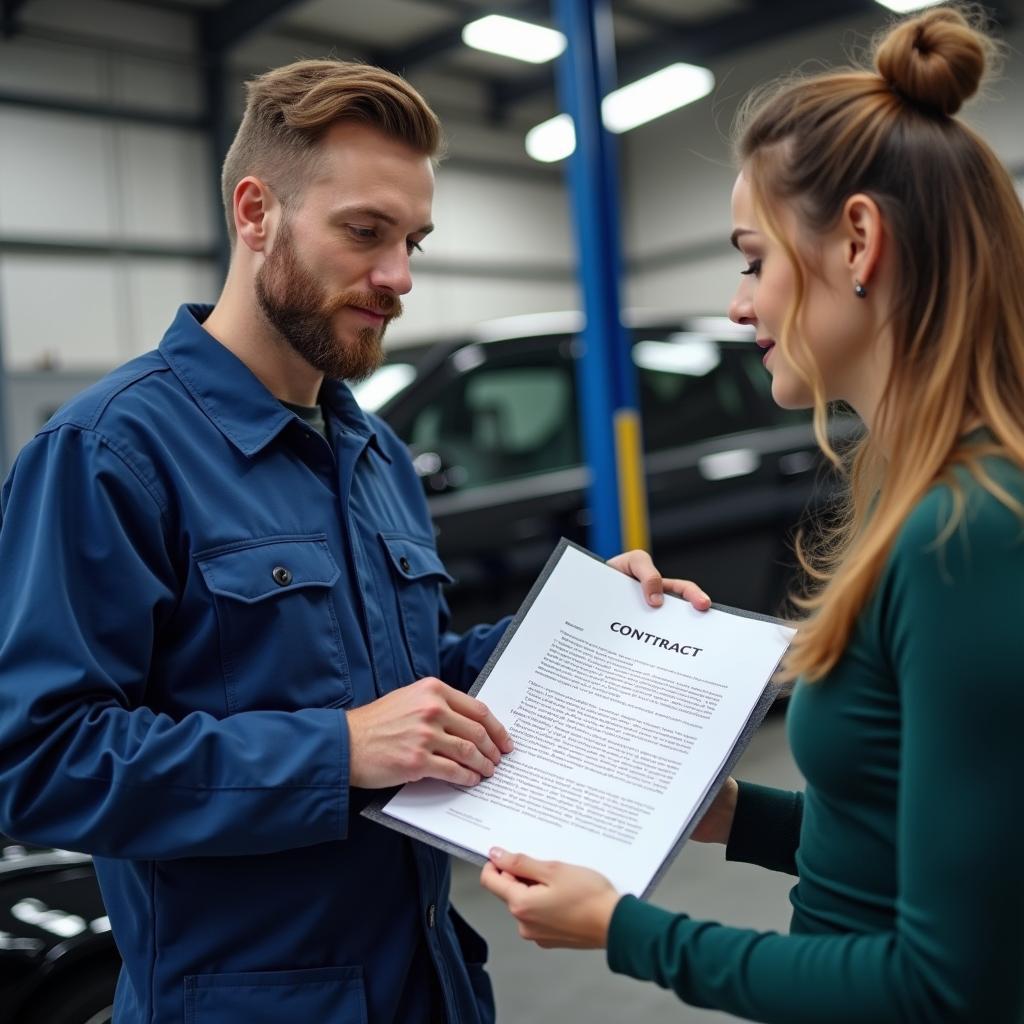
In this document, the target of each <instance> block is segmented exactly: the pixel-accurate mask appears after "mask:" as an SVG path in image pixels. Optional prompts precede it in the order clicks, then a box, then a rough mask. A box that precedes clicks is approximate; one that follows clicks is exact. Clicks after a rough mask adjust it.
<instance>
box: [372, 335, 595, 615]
mask: <svg viewBox="0 0 1024 1024" xmlns="http://www.w3.org/2000/svg"><path fill="white" fill-rule="evenodd" d="M389 419H390V421H391V423H392V425H393V426H394V427H395V429H396V431H397V432H398V434H399V436H400V437H401V438H402V439H403V440H404V441H405V442H406V443H407V444H408V445H409V447H410V449H411V451H412V453H413V457H414V462H415V464H416V465H417V468H418V469H419V470H420V472H421V474H422V475H423V477H424V480H425V483H426V489H427V494H428V504H429V505H430V512H431V516H432V518H433V520H434V525H435V529H436V530H437V543H438V550H439V552H440V553H441V557H442V558H443V559H444V561H445V564H446V566H447V568H448V570H449V572H451V573H452V575H453V576H455V578H456V580H457V586H456V587H455V588H454V590H453V591H452V594H451V604H452V611H453V615H454V621H455V624H456V625H457V626H463V625H470V624H472V623H473V622H478V621H482V620H483V619H486V618H495V617H497V616H499V615H502V614H505V613H506V612H507V611H509V610H514V609H515V607H516V605H517V604H518V603H519V601H520V600H521V598H522V596H523V595H524V594H525V592H526V590H527V589H528V588H529V585H530V583H531V582H532V580H533V578H534V577H535V576H536V574H537V572H538V570H539V569H540V567H541V566H542V565H543V564H544V561H545V559H546V558H547V556H548V555H549V554H550V552H551V549H552V548H553V547H554V545H555V543H556V542H557V541H558V538H559V537H560V536H563V535H565V536H569V537H571V538H573V539H575V540H578V541H584V540H585V527H584V525H583V523H582V522H581V516H580V513H581V509H582V505H583V500H584V490H585V487H586V483H587V480H588V479H589V472H588V470H587V469H586V468H585V467H583V466H582V465H581V457H580V444H579V431H578V426H577V406H576V383H575V377H574V367H573V363H572V358H571V339H569V338H568V337H566V336H543V337H539V338H520V339H515V340H508V341H497V342H488V343H474V344H469V345H465V346H463V347H461V348H459V349H457V350H456V351H455V352H454V353H452V355H451V356H450V357H449V358H448V360H447V361H446V364H445V366H444V367H443V368H442V370H441V371H439V373H438V374H436V375H435V379H434V380H432V381H431V382H430V384H429V385H428V386H425V387H424V389H423V395H422V396H421V398H420V399H419V400H417V401H416V402H415V403H408V404H407V405H406V408H405V409H404V410H402V411H401V412H400V413H399V412H398V411H393V412H392V414H391V415H390V416H389Z"/></svg>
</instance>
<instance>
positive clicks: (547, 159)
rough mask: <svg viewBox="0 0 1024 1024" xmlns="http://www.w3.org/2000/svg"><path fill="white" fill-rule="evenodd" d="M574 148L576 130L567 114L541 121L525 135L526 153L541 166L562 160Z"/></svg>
mask: <svg viewBox="0 0 1024 1024" xmlns="http://www.w3.org/2000/svg"><path fill="white" fill-rule="evenodd" d="M575 148H576V128H575V127H574V125H573V123H572V118H571V117H570V116H569V115H568V114H558V115H557V116H556V117H552V118H551V119H550V120H549V121H542V122H541V123H540V124H538V125H536V126H535V127H533V128H531V129H530V130H529V131H528V132H527V133H526V152H527V153H529V154H530V156H532V157H533V159H534V160H539V161H540V162H541V163H542V164H550V163H554V162H555V161H556V160H564V159H565V158H566V157H567V156H568V155H569V154H570V153H571V152H572V151H573V150H574V149H575Z"/></svg>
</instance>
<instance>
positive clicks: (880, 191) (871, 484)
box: [481, 8, 1024, 1024]
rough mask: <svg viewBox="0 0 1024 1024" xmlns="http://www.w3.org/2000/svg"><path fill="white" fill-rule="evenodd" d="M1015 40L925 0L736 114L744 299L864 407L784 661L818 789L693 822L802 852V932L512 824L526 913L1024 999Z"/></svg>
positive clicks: (921, 997)
mask: <svg viewBox="0 0 1024 1024" xmlns="http://www.w3.org/2000/svg"><path fill="white" fill-rule="evenodd" d="M991 51H992V44H991V43H990V41H989V40H988V39H987V37H986V36H985V35H984V33H983V32H982V31H980V30H978V29H977V28H975V27H973V26H972V24H971V23H970V22H969V20H968V18H967V17H965V16H964V15H963V14H962V13H960V12H959V11H958V10H956V9H950V8H936V9H930V10H928V11H927V12H926V13H923V14H921V15H919V16H918V17H915V18H912V19H909V20H906V21H903V22H901V23H898V24H897V25H896V26H894V27H893V28H892V29H891V30H890V31H889V33H888V34H887V35H886V36H885V37H884V38H882V39H881V41H880V42H879V44H878V46H877V48H876V51H875V55H874V70H850V71H842V72H834V73H828V74H823V75H820V76H817V77H814V78H808V79H803V80H800V81H795V82H794V81H790V82H788V83H786V84H784V85H782V86H778V87H776V88H775V89H774V91H772V92H771V93H770V94H767V95H764V96H762V97H761V98H760V99H758V100H757V101H756V102H755V103H754V104H753V105H752V106H751V107H750V108H749V109H748V111H747V113H746V115H745V118H744V120H743V122H742V129H741V132H740V134H739V138H738V154H739V162H740V166H741V171H740V174H739V177H738V178H737V181H736V186H735V189H734V192H733V216H734V222H735V223H734V231H733V242H734V244H735V245H736V246H737V248H738V249H739V250H740V252H741V253H742V254H743V255H744V256H745V257H746V259H747V262H748V266H747V268H746V269H745V270H744V271H743V274H744V276H743V278H742V281H741V284H740V286H739V289H738V291H737V293H736V296H735V298H734V300H733V303H732V307H731V315H732V318H733V319H734V320H736V321H737V322H739V323H744V324H750V325H753V326H754V328H755V329H756V337H757V344H758V345H760V346H761V347H762V348H764V349H765V356H764V361H765V365H766V367H767V369H768V372H769V373H770V374H771V375H772V393H773V395H774V397H775V400H776V401H777V402H778V403H779V404H780V405H782V406H786V407H789V408H792V407H808V406H813V408H814V411H815V424H816V428H817V433H818V439H819V442H820V444H821V446H822V447H823V449H824V450H825V451H826V453H828V454H829V455H830V457H832V458H833V459H835V458H836V456H835V453H833V452H832V449H831V448H830V447H829V445H828V441H827V439H826V436H825V431H824V422H825V409H826V404H827V403H828V402H832V401H844V402H846V403H848V404H849V405H850V406H852V408H853V409H854V410H855V411H856V412H857V413H858V414H859V416H860V417H861V418H862V419H863V421H864V424H865V426H866V428H867V431H866V434H865V440H863V441H862V442H861V444H860V446H859V449H858V450H857V452H856V454H855V456H853V458H852V465H851V468H850V484H849V494H848V501H847V506H846V514H845V516H844V517H843V519H842V523H841V524H840V526H839V527H838V529H837V530H836V531H835V532H834V533H833V535H831V536H830V537H828V538H826V539H825V542H824V545H823V547H822V549H821V550H820V551H819V553H818V554H817V556H811V558H810V562H811V566H810V568H812V570H813V573H814V574H815V576H816V578H817V580H818V581H819V583H820V586H819V587H818V588H817V589H816V592H815V595H814V596H813V597H811V598H809V599H807V600H805V601H804V606H805V609H806V611H807V613H808V614H807V618H806V621H805V622H803V623H802V625H801V629H800V631H799V633H798V635H797V638H796V641H795V643H794V645H793V647H792V648H791V651H790V655H789V657H788V662H787V665H786V669H787V671H788V673H789V675H790V676H791V677H798V681H797V684H796V687H795V690H794V694H793V697H792V700H791V704H790V708H789V713H788V722H787V728H788V731H789V737H790V742H791V744H792V747H793V752H794V755H795V757H796V760H797V763H798V765H799V767H800V768H801V770H802V772H803V774H804V776H805V778H806V780H807V787H806V791H805V792H804V793H802V794H797V793H784V792H781V791H777V790H769V789H765V788H761V787H757V786H753V785H748V784H743V783H741V784H739V785H737V784H736V783H734V782H732V781H730V783H729V785H727V786H726V787H725V788H724V789H723V790H722V792H721V793H720V794H719V796H718V798H717V799H716V801H715V804H714V805H713V807H712V810H711V811H710V812H709V814H708V815H707V816H706V817H705V819H704V821H703V822H702V823H701V826H700V832H699V834H698V835H697V836H695V838H698V839H701V840H703V841H705V842H720V843H727V844H728V848H727V853H726V855H727V857H728V858H729V859H733V860H745V861H748V862H753V863H757V864H761V865H763V866H766V867H769V868H772V869H774V870H778V871H787V872H790V873H792V874H795V875H797V876H798V877H799V882H798V884H797V885H796V887H795V888H794V890H793V892H792V902H793V907H794V912H793V919H792V926H791V932H790V934H789V935H776V934H758V933H756V932H753V931H746V930H741V929H738V928H730V927H723V926H721V925H718V924H714V923H711V922H706V921H695V920H692V919H690V918H689V917H687V916H686V915H685V914H675V913H670V912H668V911H666V910H661V909H659V908H657V907H653V906H649V905H647V904H644V903H641V902H640V901H638V900H636V899H635V898H633V897H632V896H624V897H621V898H620V897H619V894H618V893H616V892H615V891H614V890H613V889H612V888H611V886H610V884H609V883H608V882H607V881H606V880H605V879H604V878H602V877H601V876H600V875H599V874H597V873H595V872H592V871H588V870H585V869H582V868H576V867H571V866H568V865H564V864H557V863H550V862H537V861H534V860H531V859H530V858H528V857H525V856H523V855H520V854H511V853H505V852H503V851H500V850H496V851H493V853H492V862H491V863H490V864H488V865H487V867H486V868H485V869H484V872H483V875H482V879H481V881H482V884H483V885H485V886H486V887H487V888H488V889H490V890H491V891H492V892H494V893H495V894H496V895H498V896H499V897H501V898H502V899H503V900H505V902H506V903H507V904H508V906H509V908H510V910H511V911H512V913H513V914H514V915H515V916H516V918H517V919H518V920H519V924H520V932H521V934H522V935H523V936H524V937H526V938H528V939H532V940H534V941H536V942H538V943H539V944H540V945H542V946H545V947H548V946H566V947H577V948H595V947H604V946H607V949H608V963H609V966H610V967H611V969H612V970H613V971H617V972H620V973H623V974H628V975H631V976H633V977H636V978H640V979H649V980H652V981H655V982H657V983H658V984H659V985H662V986H663V987H666V988H672V989H674V990H675V992H676V993H677V994H678V995H679V996H680V997H681V998H682V999H684V1000H686V1001H687V1002H689V1003H693V1004H695V1005H698V1006H703V1007H713V1008H716V1009H719V1010H724V1011H727V1012H730V1013H733V1014H736V1015H738V1016H740V1017H744V1018H749V1019H753V1020H763V1021H778V1022H785V1024H801V1022H807V1024H823V1022H829V1024H841V1022H856V1024H864V1022H871V1024H881V1022H887V1021H894V1022H895V1021H913V1022H930V1021H941V1022H944V1024H948V1022H956V1021H965V1022H966V1021H970V1022H972V1024H979V1022H985V1024H996V1022H1001V1021H1006V1022H1010V1021H1013V1022H1018V1024H1019V1022H1020V1021H1022V1020H1024V976H1022V966H1024V822H1022V815H1021V814H1020V813H1019V810H1018V808H1019V805H1020V796H1019V794H1020V780H1021V778H1022V776H1024V743H1022V741H1021V738H1020V736H1019V731H1020V726H1021V722H1022V721H1024V667H1022V666H1024V630H1022V629H1021V622H1020V619H1021V613H1022V611H1024V287H1022V282H1024V212H1022V209H1021V204H1020V201H1019V200H1018V198H1017V196H1016V194H1015V192H1014V188H1013V184H1012V182H1011V180H1010V178H1009V176H1008V175H1007V173H1006V171H1005V170H1004V169H1003V168H1002V167H1001V165H1000V164H999V161H998V160H997V158H996V157H995V155H994V154H993V153H992V151H991V150H990V149H989V147H988V146H987V145H986V144H985V143H984V142H983V141H982V140H981V139H980V138H979V137H978V136H977V135H976V134H975V133H974V132H973V131H972V130H971V129H970V128H968V127H967V126H966V124H964V123H963V122H962V121H960V120H959V119H958V118H957V117H956V116H955V114H956V112H957V110H958V109H959V107H960V105H961V103H962V101H964V100H965V99H966V98H967V97H969V96H971V95H972V94H973V93H974V92H975V91H976V90H977V88H978V86H979V83H980V80H981V78H982V75H983V72H984V69H985V64H986V60H987V59H988V58H989V56H990V54H991ZM527 883H534V884H527Z"/></svg>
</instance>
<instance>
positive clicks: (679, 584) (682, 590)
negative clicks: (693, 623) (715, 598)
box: [664, 580, 711, 612]
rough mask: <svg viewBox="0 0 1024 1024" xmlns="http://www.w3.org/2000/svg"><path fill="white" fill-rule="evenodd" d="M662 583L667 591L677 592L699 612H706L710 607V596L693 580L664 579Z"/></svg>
mask: <svg viewBox="0 0 1024 1024" xmlns="http://www.w3.org/2000/svg"><path fill="white" fill-rule="evenodd" d="M664 584H665V590H666V591H668V593H670V594H678V596H679V597H681V598H682V599H683V600H684V601H689V602H690V604H692V605H693V607H694V608H696V609H697V611H699V612H706V611H707V610H708V609H709V608H710V607H711V598H710V597H708V595H707V594H705V593H704V591H703V590H701V588H700V587H698V586H697V584H696V583H694V582H693V580H665V581H664Z"/></svg>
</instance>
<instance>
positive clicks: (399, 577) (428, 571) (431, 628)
mask: <svg viewBox="0 0 1024 1024" xmlns="http://www.w3.org/2000/svg"><path fill="white" fill-rule="evenodd" d="M380 539H381V543H382V544H383V545H384V547H385V549H386V551H387V553H388V561H389V562H390V564H391V573H392V577H393V578H394V580H395V588H396V590H397V592H398V606H399V612H400V617H401V620H402V639H403V640H404V641H405V649H406V653H407V654H408V655H409V661H410V663H411V664H412V669H413V672H415V674H416V678H417V679H422V678H423V677H424V676H436V675H437V673H438V671H439V665H438V639H439V617H440V612H441V584H442V583H451V582H453V581H452V578H451V576H449V575H448V573H447V572H446V571H445V568H444V564H443V563H442V561H441V559H440V558H438V556H437V551H435V550H434V543H433V541H431V540H426V539H421V538H419V537H412V536H410V535H409V534H406V533H382V534H381V535H380ZM411 681H412V680H410V682H411Z"/></svg>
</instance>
